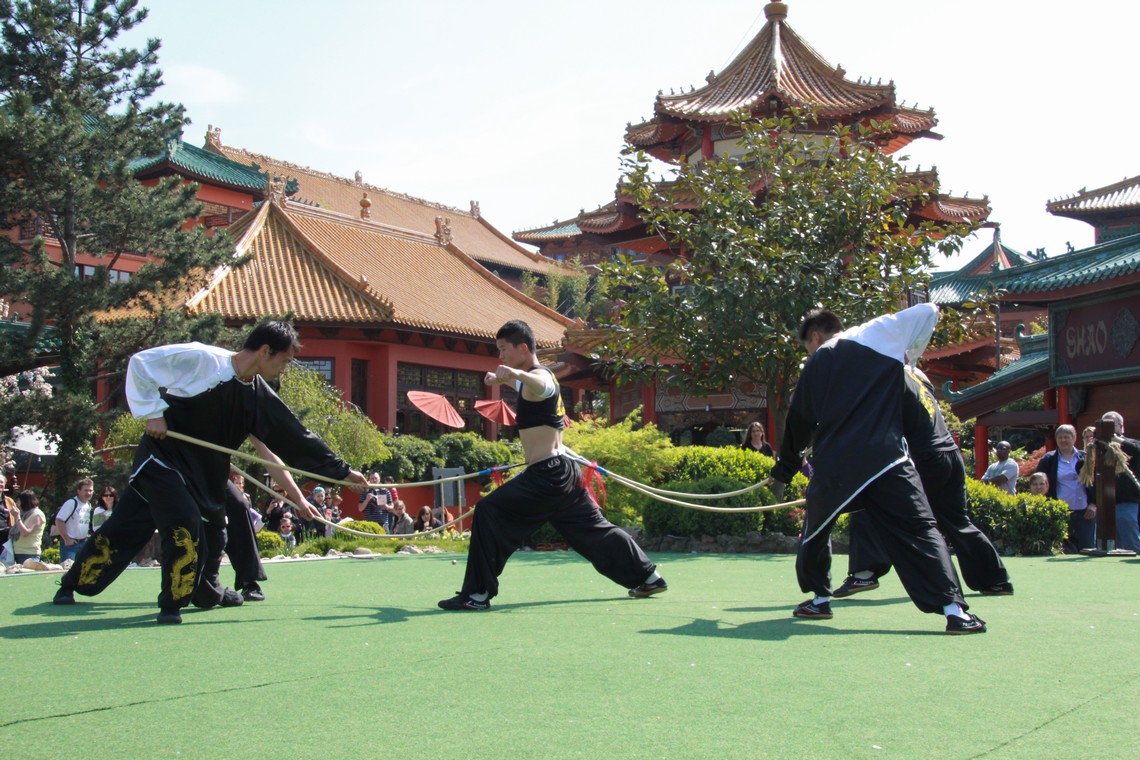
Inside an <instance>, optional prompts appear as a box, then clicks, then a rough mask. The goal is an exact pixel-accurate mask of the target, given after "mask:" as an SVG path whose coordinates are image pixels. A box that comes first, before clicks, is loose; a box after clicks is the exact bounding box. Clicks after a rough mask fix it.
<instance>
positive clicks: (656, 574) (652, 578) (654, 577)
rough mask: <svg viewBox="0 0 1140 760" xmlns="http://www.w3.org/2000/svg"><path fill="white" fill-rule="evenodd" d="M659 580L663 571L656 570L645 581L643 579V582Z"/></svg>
mask: <svg viewBox="0 0 1140 760" xmlns="http://www.w3.org/2000/svg"><path fill="white" fill-rule="evenodd" d="M659 580H661V573H659V572H657V571H656V570H654V571H653V574H652V575H650V576H649V577H648V578H646V579H645V580H644V581H642V583H656V582H657V581H659Z"/></svg>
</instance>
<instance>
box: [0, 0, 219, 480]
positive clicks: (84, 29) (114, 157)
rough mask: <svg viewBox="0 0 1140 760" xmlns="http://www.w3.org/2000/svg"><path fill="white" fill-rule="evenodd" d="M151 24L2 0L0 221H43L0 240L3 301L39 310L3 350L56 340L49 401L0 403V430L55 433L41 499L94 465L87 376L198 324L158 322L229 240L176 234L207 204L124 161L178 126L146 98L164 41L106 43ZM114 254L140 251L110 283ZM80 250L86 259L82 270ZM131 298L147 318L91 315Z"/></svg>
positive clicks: (95, 416)
mask: <svg viewBox="0 0 1140 760" xmlns="http://www.w3.org/2000/svg"><path fill="white" fill-rule="evenodd" d="M145 17H146V11H144V10H138V9H137V2H135V0H120V2H116V3H114V4H109V3H106V2H90V1H89V0H60V1H59V2H49V1H48V0H31V1H29V2H21V3H9V2H5V3H2V4H0V35H2V40H3V41H2V43H0V59H2V62H0V155H2V156H3V157H4V162H5V164H4V177H5V178H6V179H5V180H4V181H0V209H3V210H4V212H5V213H4V215H3V221H2V225H3V227H4V228H5V229H11V228H13V227H15V226H17V225H20V224H23V223H28V224H31V225H33V227H35V226H38V229H39V231H38V232H37V233H36V234H35V235H34V236H33V237H31V239H30V240H29V239H18V238H19V237H20V236H17V235H0V271H3V272H4V276H3V277H2V278H0V298H3V299H4V300H6V301H8V302H9V303H13V304H33V305H34V312H33V313H32V317H31V320H30V322H29V329H28V330H27V331H18V332H13V333H6V334H5V336H4V337H0V356H4V357H5V359H6V360H9V361H12V362H13V363H26V364H29V365H30V364H31V362H32V360H33V358H34V356H35V344H36V343H37V342H39V341H41V340H43V339H44V338H45V337H48V327H47V326H48V325H49V324H50V325H52V332H54V337H56V338H58V339H59V341H60V349H59V367H58V370H57V373H56V377H55V383H56V388H55V393H54V394H53V397H52V398H51V399H50V400H48V401H45V402H44V403H43V404H40V405H38V406H37V408H36V409H34V410H32V413H31V414H30V415H20V416H19V417H9V416H8V413H7V411H6V410H4V409H0V429H5V430H6V429H8V428H10V427H12V426H13V425H17V424H27V425H33V426H35V427H38V428H40V429H41V430H45V431H49V432H51V433H52V434H54V435H56V436H58V440H59V447H58V451H59V454H58V456H57V457H56V460H55V463H54V464H53V472H52V474H51V478H50V485H49V488H48V492H47V493H46V494H45V496H46V498H47V500H48V501H58V500H60V499H61V497H63V496H65V495H66V490H67V486H69V485H70V484H71V483H72V482H73V481H74V480H75V478H76V476H77V475H79V474H82V473H86V472H89V471H90V469H91V457H92V451H91V447H90V446H89V442H90V441H91V440H93V439H94V437H95V431H96V428H97V426H98V425H99V423H100V421H101V419H100V418H101V412H100V410H98V409H97V408H96V407H95V405H94V399H93V397H92V382H91V378H92V377H95V376H96V375H97V374H99V373H100V372H105V373H106V372H111V373H113V372H116V371H118V370H121V369H122V367H123V365H124V363H125V361H126V358H127V356H129V355H130V354H131V353H133V352H134V351H136V350H138V349H139V348H142V347H146V346H149V345H154V344H155V343H170V342H176V341H180V340H186V339H187V338H188V337H189V336H188V333H189V332H190V330H191V325H193V324H195V321H194V319H196V318H194V319H192V318H190V317H187V316H186V315H185V314H178V315H174V316H167V312H166V311H165V304H167V303H169V302H170V301H171V300H172V299H171V294H174V293H178V292H184V291H185V290H186V289H190V291H191V292H192V290H193V289H195V288H197V287H200V286H201V285H202V284H204V282H205V278H206V277H208V276H209V273H210V272H212V271H213V270H214V269H215V267H217V266H218V265H221V264H224V263H233V247H232V244H231V242H230V240H229V239H228V236H227V235H226V234H224V233H221V234H213V235H207V234H206V230H204V229H203V228H201V227H197V228H193V229H185V228H184V222H185V221H186V220H188V219H192V218H195V217H197V216H199V215H200V213H201V210H202V205H201V204H200V203H199V202H198V201H197V199H196V197H195V196H196V192H197V186H196V185H194V184H192V183H183V182H182V181H181V179H180V178H177V177H172V178H169V179H167V180H164V181H161V182H159V183H157V184H156V185H154V186H152V187H148V186H145V185H143V184H142V183H141V182H139V181H137V180H136V178H135V176H134V173H133V172H132V170H131V168H130V167H131V162H132V161H135V160H138V159H141V158H144V157H154V156H159V155H161V154H162V153H163V152H164V151H166V150H167V147H168V141H170V140H175V139H177V138H178V136H179V135H180V133H181V129H182V126H183V124H184V123H185V117H184V115H183V109H182V107H181V106H176V105H172V104H170V103H164V102H162V101H161V100H160V99H158V98H156V97H154V96H155V94H156V92H157V90H158V88H159V86H160V84H161V73H160V72H159V70H158V69H157V67H156V64H157V52H158V47H159V43H158V41H157V40H153V39H152V40H147V41H146V42H145V44H144V46H143V47H142V48H141V49H127V48H123V49H116V48H114V47H112V46H113V45H114V44H115V42H116V40H117V39H118V38H119V36H120V35H121V34H122V33H124V32H126V31H128V30H131V29H133V28H134V27H136V26H138V25H139V24H140V23H141V22H142V21H143V20H144V19H145ZM13 180H15V181H13ZM49 248H50V249H51V251H53V252H52V253H50V254H49ZM123 252H145V253H146V254H148V255H149V257H150V258H149V259H148V263H147V265H146V266H145V267H143V268H142V269H141V270H139V271H138V272H137V273H135V274H134V275H133V276H132V277H131V278H130V279H129V280H119V279H112V278H111V275H110V272H111V270H112V269H113V268H114V267H115V266H116V264H117V262H118V258H119V256H120V255H121V254H122V253H123ZM81 256H89V257H93V258H92V259H86V261H92V260H93V261H94V267H93V271H91V272H89V273H88V274H89V276H86V277H82V278H81V277H80V273H79V271H77V266H76V265H77V263H78V262H79V261H80V257H81ZM53 259H56V260H58V261H53ZM79 269H82V267H80V268H79ZM128 304H133V305H134V306H136V307H138V308H141V309H143V310H145V311H147V312H149V314H148V316H147V317H145V318H142V319H137V320H126V321H124V322H123V323H121V324H99V323H96V321H95V319H94V315H95V314H96V313H99V312H104V311H108V310H113V309H118V308H121V307H124V306H126V305H128ZM206 321H207V322H209V323H210V324H211V326H212V327H214V328H216V327H217V325H218V324H219V323H218V322H217V320H216V318H210V319H209V320H206ZM143 325H145V327H143ZM111 380H112V383H113V384H114V383H117V382H121V378H118V379H116V378H115V376H111Z"/></svg>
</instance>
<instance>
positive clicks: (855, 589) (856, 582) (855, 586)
mask: <svg viewBox="0 0 1140 760" xmlns="http://www.w3.org/2000/svg"><path fill="white" fill-rule="evenodd" d="M878 587H879V582H878V581H877V580H875V579H874V578H856V577H855V576H854V575H848V576H847V579H846V580H845V581H843V585H842V586H840V587H839V588H837V589H835V591H833V592H831V595H832V596H834V597H835V598H837V599H842V598H843V597H845V596H851V595H852V594H858V593H859V592H860V591H874V590H875V589H877V588H878Z"/></svg>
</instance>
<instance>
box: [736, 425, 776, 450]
mask: <svg viewBox="0 0 1140 760" xmlns="http://www.w3.org/2000/svg"><path fill="white" fill-rule="evenodd" d="M740 448H742V449H744V450H745V451H759V452H760V453H761V454H763V455H764V456H766V457H770V456H772V447H771V446H769V445H768V441H767V436H766V435H765V432H764V425H763V424H762V423H760V422H753V423H752V424H751V425H749V426H748V429H747V430H746V431H744V443H742V444H740Z"/></svg>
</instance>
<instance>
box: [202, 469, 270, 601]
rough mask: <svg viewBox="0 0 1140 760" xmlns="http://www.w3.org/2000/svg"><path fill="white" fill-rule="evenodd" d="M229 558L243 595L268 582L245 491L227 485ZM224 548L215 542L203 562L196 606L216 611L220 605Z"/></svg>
mask: <svg viewBox="0 0 1140 760" xmlns="http://www.w3.org/2000/svg"><path fill="white" fill-rule="evenodd" d="M224 543H225V554H226V556H228V557H229V558H230V566H231V567H233V569H234V588H235V589H237V590H238V591H240V590H241V589H243V588H245V587H246V586H248V585H249V584H251V583H256V582H257V581H263V580H265V578H266V576H265V568H264V567H263V566H262V564H261V554H260V552H258V549H257V534H256V533H254V531H253V517H252V516H251V515H250V514H249V505H248V503H247V502H246V500H245V498H244V497H243V496H242V494H241V491H240V490H238V487H237V486H235V485H234V484H233V483H226V530H225V535H224ZM219 546H220V544H218V542H217V541H216V540H211V541H210V545H209V549H208V552H207V555H206V556H205V557H203V560H202V576H201V578H200V579H199V580H198V587H197V588H196V589H195V591H194V599H193V601H194V604H196V605H198V606H200V607H213V606H214V605H217V604H220V603H221V601H222V594H224V593H225V590H226V586H225V584H224V583H222V581H221V578H220V577H219V573H220V571H221V567H222V552H221V550H220V548H218V547H219Z"/></svg>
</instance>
